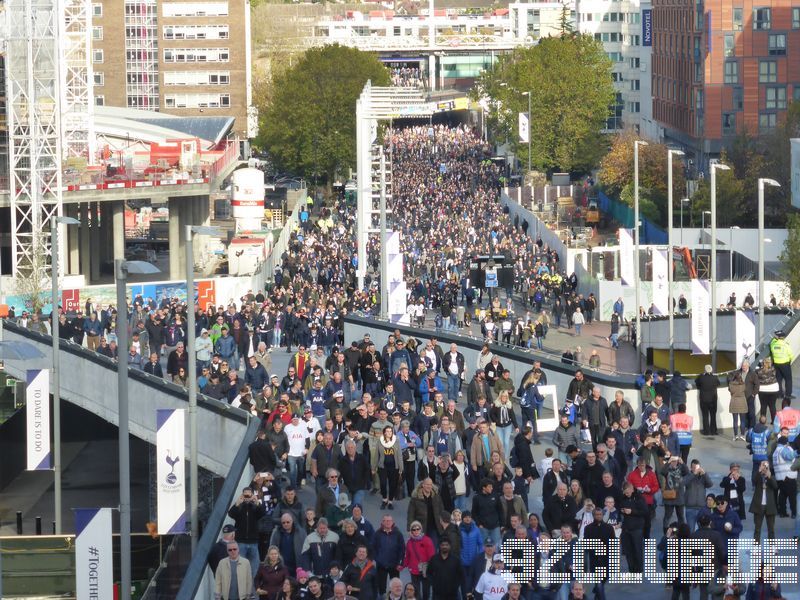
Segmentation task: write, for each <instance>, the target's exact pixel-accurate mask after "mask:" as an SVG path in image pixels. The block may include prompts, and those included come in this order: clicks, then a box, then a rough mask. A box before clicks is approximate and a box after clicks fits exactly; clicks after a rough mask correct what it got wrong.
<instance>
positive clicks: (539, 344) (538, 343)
mask: <svg viewBox="0 0 800 600" xmlns="http://www.w3.org/2000/svg"><path fill="white" fill-rule="evenodd" d="M543 339H544V338H540V337H537V338H536V347H537V348H538V349H539V350H543V348H542V340H543Z"/></svg>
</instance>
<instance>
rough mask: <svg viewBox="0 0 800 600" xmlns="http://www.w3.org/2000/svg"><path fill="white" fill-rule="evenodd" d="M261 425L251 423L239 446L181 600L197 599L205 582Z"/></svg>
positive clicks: (205, 529)
mask: <svg viewBox="0 0 800 600" xmlns="http://www.w3.org/2000/svg"><path fill="white" fill-rule="evenodd" d="M259 426H260V421H259V420H258V419H251V420H250V423H249V425H248V427H247V432H246V433H245V436H244V439H243V440H242V443H241V445H240V446H239V451H238V452H237V453H236V457H235V458H234V459H233V463H232V464H231V468H230V471H229V473H228V476H227V477H226V478H225V483H223V484H222V489H221V490H220V492H219V496H217V502H216V504H214V509H213V510H212V511H211V514H210V515H209V517H208V521H207V522H206V525H205V528H204V530H203V535H202V536H200V540H199V541H198V543H197V549H196V550H195V553H194V555H193V556H192V561H191V562H190V563H189V567H188V568H187V569H186V575H185V576H184V578H183V583H181V587H180V590H179V591H178V595H177V597H176V599H177V600H193V599H194V598H195V595H196V594H197V592H198V590H199V588H200V583H201V582H202V581H203V577H204V576H205V571H206V568H207V567H208V553H209V552H211V547H212V546H213V545H214V544H215V543H216V542H217V538H218V537H219V535H220V532H221V531H222V526H223V524H224V522H225V517H226V516H227V514H228V507H229V506H230V505H231V504H232V503H233V499H234V497H235V495H236V493H237V492H238V485H239V480H240V479H241V477H242V473H244V470H245V469H247V468H248V460H249V455H248V450H249V446H250V443H251V442H252V441H253V440H254V439H255V437H256V432H257V431H258V428H259Z"/></svg>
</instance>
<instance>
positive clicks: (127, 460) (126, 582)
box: [114, 258, 159, 597]
mask: <svg viewBox="0 0 800 600" xmlns="http://www.w3.org/2000/svg"><path fill="white" fill-rule="evenodd" d="M158 272H159V270H158V269H157V268H156V267H154V266H153V265H151V264H150V263H148V262H144V261H141V260H122V259H119V258H118V259H116V260H115V261H114V278H115V279H116V287H117V395H118V397H119V552H120V569H119V570H120V578H119V580H120V588H119V589H120V595H121V596H123V597H127V596H128V595H129V594H130V593H131V592H130V590H131V448H130V439H129V424H128V298H127V294H126V292H125V284H126V283H127V280H128V273H138V274H142V275H149V274H152V273H158Z"/></svg>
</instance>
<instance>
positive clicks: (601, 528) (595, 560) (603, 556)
mask: <svg viewBox="0 0 800 600" xmlns="http://www.w3.org/2000/svg"><path fill="white" fill-rule="evenodd" d="M592 517H593V518H594V521H592V522H591V523H589V524H588V525H587V526H586V527H585V528H584V530H583V538H584V539H586V540H600V541H601V542H602V543H603V546H604V547H605V548H606V551H605V552H603V553H597V552H593V551H591V550H587V551H586V558H585V559H584V564H585V565H587V566H586V570H587V571H594V572H597V570H598V569H599V568H606V569H607V568H608V544H609V543H610V542H611V540H614V539H616V535H615V534H614V528H613V527H612V526H611V525H609V524H608V523H606V522H605V521H603V510H602V509H600V508H595V509H594V511H592ZM606 579H607V578H604V579H603V581H601V582H600V583H598V584H597V585H596V586H595V590H594V592H595V597H596V598H605V591H604V587H605V582H606Z"/></svg>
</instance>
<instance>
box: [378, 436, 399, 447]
mask: <svg viewBox="0 0 800 600" xmlns="http://www.w3.org/2000/svg"><path fill="white" fill-rule="evenodd" d="M395 442H397V438H396V437H395V436H392V439H391V440H389V441H388V442H387V441H386V438H384V437H383V436H381V446H383V447H384V448H392V447H394V445H395Z"/></svg>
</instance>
